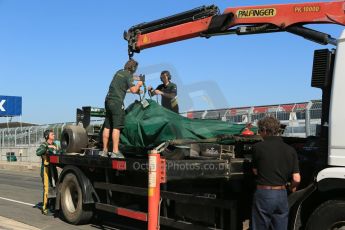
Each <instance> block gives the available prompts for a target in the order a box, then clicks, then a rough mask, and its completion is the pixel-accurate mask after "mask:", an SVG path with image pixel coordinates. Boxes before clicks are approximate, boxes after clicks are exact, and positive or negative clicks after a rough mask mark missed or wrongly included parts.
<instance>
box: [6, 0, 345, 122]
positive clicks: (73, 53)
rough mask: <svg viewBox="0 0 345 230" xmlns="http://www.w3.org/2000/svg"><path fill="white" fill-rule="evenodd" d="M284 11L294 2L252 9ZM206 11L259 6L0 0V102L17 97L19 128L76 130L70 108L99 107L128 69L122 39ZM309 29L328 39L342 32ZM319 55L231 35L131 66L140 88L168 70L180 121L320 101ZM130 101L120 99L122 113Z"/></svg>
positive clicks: (155, 0)
mask: <svg viewBox="0 0 345 230" xmlns="http://www.w3.org/2000/svg"><path fill="white" fill-rule="evenodd" d="M292 2H300V1H292V0H289V1H284V2H282V1H280V2H279V1H273V0H261V1H260V2H259V4H260V5H262V4H278V3H292ZM211 4H215V5H217V6H218V7H219V8H220V10H221V11H224V9H225V8H227V7H234V6H244V5H258V1H253V0H246V1H220V0H217V1H212V0H189V1H177V0H175V1H173V0H167V1H159V0H148V1H139V0H138V1H136V0H132V1H122V0H101V1H100V0H74V1H69V0H59V1H43V0H30V1H24V0H0V95H8V96H22V97H23V115H22V119H21V120H22V121H23V122H31V123H37V124H47V123H59V122H66V121H74V120H75V113H76V109H77V108H80V107H82V106H94V107H103V106H104V98H105V95H106V93H107V90H108V87H109V83H110V81H111V79H112V77H113V75H114V73H115V72H116V71H117V70H119V69H121V68H123V65H124V63H125V62H126V61H127V60H128V56H127V43H126V41H125V40H124V39H123V32H124V30H127V29H129V28H130V27H131V26H133V25H136V24H139V23H142V22H148V21H151V20H154V19H158V18H162V17H166V16H169V15H172V14H176V13H179V12H183V11H186V10H190V9H192V8H195V7H198V6H201V5H211ZM310 28H314V29H318V30H321V31H323V32H327V33H329V34H331V35H332V36H334V37H339V35H340V33H341V31H342V29H343V28H342V27H341V26H337V25H313V26H310ZM322 48H332V47H331V46H321V45H318V44H316V43H313V42H310V41H308V40H305V39H303V38H300V37H297V36H295V35H292V34H289V33H275V34H264V35H250V36H236V35H233V36H222V37H214V38H210V39H205V38H195V39H190V40H186V41H182V42H178V43H172V44H168V45H164V46H159V47H155V48H151V49H146V50H143V51H142V52H141V53H140V54H136V55H135V56H134V58H135V59H136V60H137V61H138V62H139V69H138V71H137V73H138V74H139V73H142V74H146V78H147V83H146V84H147V85H152V86H154V87H155V86H157V85H158V84H159V74H160V71H162V70H169V71H171V73H172V80H173V81H174V82H176V83H177V86H178V94H179V104H180V111H181V112H183V111H188V110H199V109H217V108H228V107H238V106H253V105H267V104H283V103H293V102H304V101H309V100H313V99H319V98H321V91H320V90H319V89H316V88H311V87H310V81H311V79H310V78H311V70H312V59H313V52H314V50H315V49H322ZM138 99H139V97H138V96H137V95H128V96H127V97H126V102H125V104H126V105H129V104H130V103H132V102H133V101H134V100H138ZM13 120H18V119H17V118H15V119H13ZM4 121H6V119H4V118H0V122H4Z"/></svg>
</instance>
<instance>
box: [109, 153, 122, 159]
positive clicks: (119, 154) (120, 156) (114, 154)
mask: <svg viewBox="0 0 345 230" xmlns="http://www.w3.org/2000/svg"><path fill="white" fill-rule="evenodd" d="M109 156H110V158H120V159H123V158H125V156H124V155H123V154H122V153H120V152H117V153H114V152H110V153H109Z"/></svg>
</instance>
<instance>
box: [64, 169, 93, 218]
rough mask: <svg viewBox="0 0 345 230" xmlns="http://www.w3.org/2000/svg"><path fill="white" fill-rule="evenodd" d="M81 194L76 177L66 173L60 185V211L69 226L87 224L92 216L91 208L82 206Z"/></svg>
mask: <svg viewBox="0 0 345 230" xmlns="http://www.w3.org/2000/svg"><path fill="white" fill-rule="evenodd" d="M82 196H83V193H82V191H81V188H80V185H79V182H78V179H77V177H76V176H75V175H74V174H73V173H68V174H67V175H66V176H65V177H64V179H63V182H62V185H61V210H62V214H63V216H64V218H65V220H66V221H67V222H68V223H70V224H75V225H78V224H85V223H88V222H89V221H90V220H91V218H92V215H93V211H92V207H91V206H87V205H85V204H83V197H82Z"/></svg>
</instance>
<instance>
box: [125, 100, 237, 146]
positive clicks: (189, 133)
mask: <svg viewBox="0 0 345 230" xmlns="http://www.w3.org/2000/svg"><path fill="white" fill-rule="evenodd" d="M148 102H149V104H150V105H149V106H148V107H146V108H143V106H142V105H141V103H140V102H135V103H133V104H131V105H130V106H129V107H128V108H127V110H126V113H127V114H126V121H125V128H124V129H123V130H122V133H121V144H123V145H125V146H127V147H137V148H145V147H146V148H147V147H149V146H157V145H159V144H161V143H162V142H165V141H169V140H175V139H189V140H190V139H192V140H199V139H206V138H213V137H216V136H217V135H220V134H240V133H241V131H242V130H243V128H244V125H237V124H229V123H227V122H223V121H219V120H201V119H189V118H186V117H183V116H181V115H179V114H176V113H174V112H172V111H170V110H167V109H165V108H163V107H162V106H160V105H159V104H157V103H156V102H155V101H153V100H148Z"/></svg>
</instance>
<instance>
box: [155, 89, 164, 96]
mask: <svg viewBox="0 0 345 230" xmlns="http://www.w3.org/2000/svg"><path fill="white" fill-rule="evenodd" d="M155 94H160V95H163V92H162V91H160V90H158V89H156V90H155Z"/></svg>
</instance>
